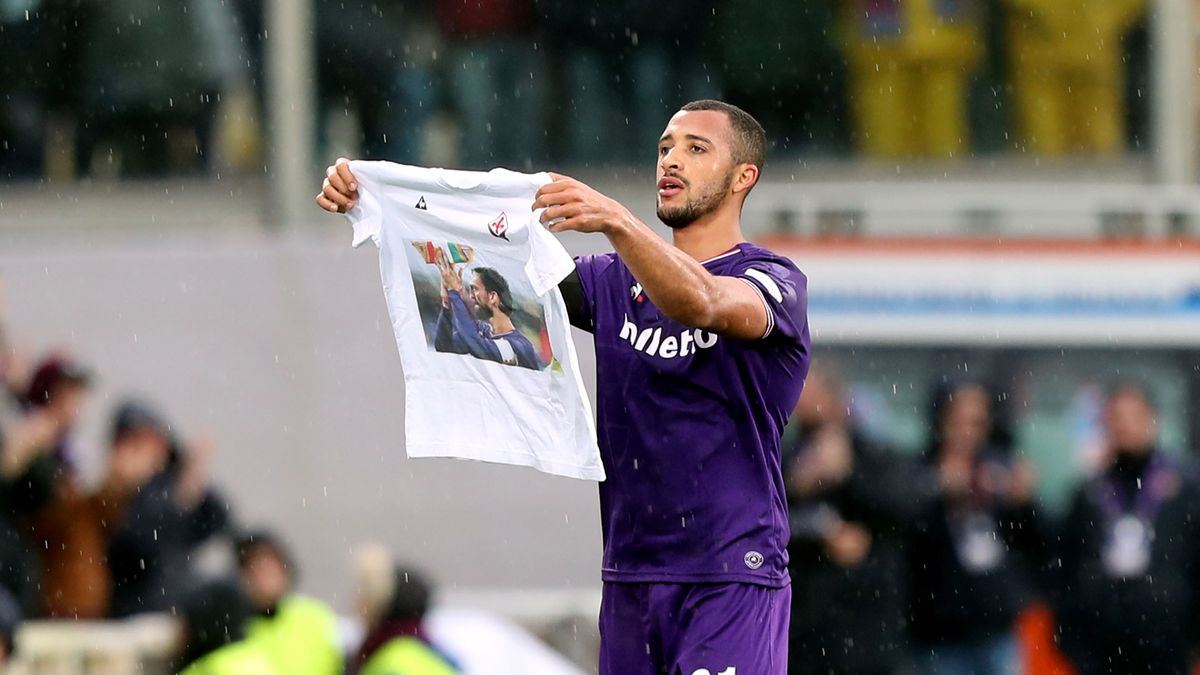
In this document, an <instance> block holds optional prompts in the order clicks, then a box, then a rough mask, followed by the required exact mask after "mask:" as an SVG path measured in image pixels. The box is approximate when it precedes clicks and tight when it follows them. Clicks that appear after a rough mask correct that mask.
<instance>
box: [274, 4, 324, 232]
mask: <svg viewBox="0 0 1200 675" xmlns="http://www.w3.org/2000/svg"><path fill="white" fill-rule="evenodd" d="M313 13H314V10H313V1H312V0H267V2H266V17H265V18H266V21H265V25H266V39H265V47H266V49H265V51H266V66H267V69H266V70H267V109H268V113H267V114H268V130H269V132H268V142H269V154H268V160H267V161H268V165H267V168H268V171H267V173H268V175H267V179H268V182H269V185H270V197H269V202H268V207H267V208H268V222H269V223H270V224H271V225H272V226H274V227H276V228H277V229H284V228H288V229H294V228H296V227H298V226H299V225H300V224H301V223H303V222H305V221H306V220H308V219H311V218H312V215H313V208H314V207H313V203H312V201H313V195H315V194H316V192H317V191H316V188H315V187H314V182H313V176H314V175H315V162H314V161H313V145H314V143H315V139H316V79H315V76H314V75H315V64H316V45H315V38H314V37H313V35H314V32H313V27H314V21H313Z"/></svg>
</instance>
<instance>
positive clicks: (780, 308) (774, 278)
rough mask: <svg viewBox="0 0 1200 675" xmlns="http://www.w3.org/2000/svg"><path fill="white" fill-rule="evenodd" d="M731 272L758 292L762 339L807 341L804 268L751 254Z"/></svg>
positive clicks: (782, 260)
mask: <svg viewBox="0 0 1200 675" xmlns="http://www.w3.org/2000/svg"><path fill="white" fill-rule="evenodd" d="M734 276H736V277H737V278H739V279H741V280H742V281H744V282H746V283H747V284H749V286H750V287H751V288H753V289H754V290H755V292H757V293H758V296H759V298H761V299H762V303H763V307H765V308H766V310H767V329H766V331H765V332H764V333H763V336H762V339H784V340H788V341H792V342H804V343H807V341H808V339H809V336H808V279H807V278H806V277H805V276H804V273H803V272H801V271H800V270H799V269H797V268H796V266H795V265H793V264H792V263H791V262H790V261H787V260H784V259H780V258H768V257H751V258H749V259H747V260H746V261H744V262H743V263H742V264H740V265H739V266H738V268H737V269H736V271H735V272H734Z"/></svg>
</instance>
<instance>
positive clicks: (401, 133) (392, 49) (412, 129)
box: [242, 0, 438, 164]
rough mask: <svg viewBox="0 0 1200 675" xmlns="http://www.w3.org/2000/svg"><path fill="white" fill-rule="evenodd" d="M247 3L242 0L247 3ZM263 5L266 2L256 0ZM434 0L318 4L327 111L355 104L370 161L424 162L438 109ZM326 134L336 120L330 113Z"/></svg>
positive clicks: (351, 0)
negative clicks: (430, 124) (429, 130)
mask: <svg viewBox="0 0 1200 675" xmlns="http://www.w3.org/2000/svg"><path fill="white" fill-rule="evenodd" d="M245 1H246V0H242V2H243V4H244V3H245ZM253 2H254V4H255V5H259V4H260V3H261V0H253ZM431 4H432V0H382V1H380V0H318V2H317V3H316V12H317V23H316V27H317V45H316V46H317V77H318V85H319V89H320V94H321V100H322V101H323V102H324V103H325V105H322V111H324V110H325V109H326V106H327V105H328V104H329V103H332V102H334V101H336V102H337V105H336V106H334V107H335V108H340V109H343V110H344V109H346V108H347V107H348V106H352V107H353V109H354V110H355V111H356V112H357V114H358V121H359V126H360V129H361V134H362V135H361V137H360V139H359V140H360V141H361V144H362V155H361V156H363V157H365V158H368V159H386V160H391V161H396V162H403V163H407V164H420V163H421V160H422V157H423V155H424V151H423V146H424V138H425V131H426V126H427V124H428V122H429V120H430V119H431V118H432V116H433V113H434V111H435V106H436V105H437V91H436V88H435V86H434V79H433V75H432V72H431V71H432V68H433V61H434V58H435V54H436V52H437V48H438V41H437V38H436V30H434V28H433V19H432V14H431V9H432V8H431ZM322 119H323V120H325V122H326V123H322V124H321V126H322V128H325V127H327V126H328V124H327V120H328V118H327V117H326V116H325V115H324V114H322Z"/></svg>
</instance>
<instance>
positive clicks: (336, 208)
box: [317, 157, 358, 213]
mask: <svg viewBox="0 0 1200 675" xmlns="http://www.w3.org/2000/svg"><path fill="white" fill-rule="evenodd" d="M356 202H358V181H357V180H355V179H354V174H353V173H351V172H350V160H348V159H346V158H345V157H339V158H338V160H337V161H336V162H334V163H333V164H332V165H330V166H328V167H326V169H325V182H324V183H322V184H321V192H320V194H318V195H317V205H318V206H320V207H321V208H323V209H325V210H326V211H329V212H330V213H346V212H347V211H349V210H350V209H352V208H354V204H355V203H356Z"/></svg>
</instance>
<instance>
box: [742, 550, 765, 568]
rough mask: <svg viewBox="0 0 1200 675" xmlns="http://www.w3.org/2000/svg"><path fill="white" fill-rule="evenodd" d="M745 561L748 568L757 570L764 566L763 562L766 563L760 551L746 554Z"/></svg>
mask: <svg viewBox="0 0 1200 675" xmlns="http://www.w3.org/2000/svg"><path fill="white" fill-rule="evenodd" d="M745 560H746V567H749V568H750V569H752V570H756V569H758V568H760V567H762V566H763V562H765V560H766V559H765V558H763V554H761V553H759V552H758V551H749V552H747V553H746V558H745Z"/></svg>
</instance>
